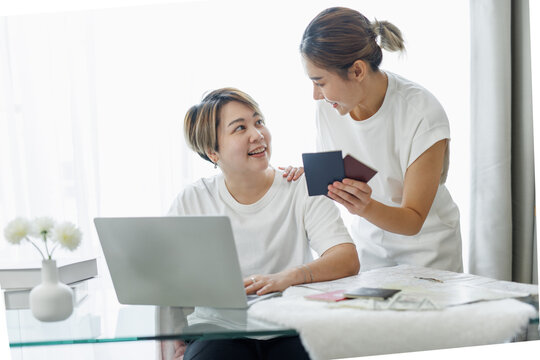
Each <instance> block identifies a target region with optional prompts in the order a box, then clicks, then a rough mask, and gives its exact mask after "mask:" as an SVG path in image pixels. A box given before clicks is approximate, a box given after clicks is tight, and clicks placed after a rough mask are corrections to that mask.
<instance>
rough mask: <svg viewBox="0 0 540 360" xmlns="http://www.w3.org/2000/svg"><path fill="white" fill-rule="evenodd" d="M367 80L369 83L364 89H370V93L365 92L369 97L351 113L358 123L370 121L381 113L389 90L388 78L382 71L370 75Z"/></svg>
mask: <svg viewBox="0 0 540 360" xmlns="http://www.w3.org/2000/svg"><path fill="white" fill-rule="evenodd" d="M366 80H368V81H367V82H366V84H365V85H364V88H365V89H369V91H365V90H364V91H363V92H364V93H365V94H367V96H366V97H365V98H364V99H362V100H361V101H360V103H359V104H358V105H356V107H355V108H354V109H353V110H352V111H351V112H350V115H351V117H352V118H353V119H354V120H358V121H362V120H366V119H369V118H370V117H372V116H373V115H374V114H375V113H376V112H377V111H379V109H380V108H381V106H382V104H383V102H384V97H385V96H386V89H387V88H388V76H387V75H386V74H385V73H384V72H382V71H381V70H378V71H377V72H374V73H372V74H370V75H369V78H368V79H366Z"/></svg>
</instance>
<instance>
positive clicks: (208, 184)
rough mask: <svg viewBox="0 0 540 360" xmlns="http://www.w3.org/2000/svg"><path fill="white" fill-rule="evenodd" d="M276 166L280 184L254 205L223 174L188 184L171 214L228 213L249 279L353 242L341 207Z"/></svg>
mask: <svg viewBox="0 0 540 360" xmlns="http://www.w3.org/2000/svg"><path fill="white" fill-rule="evenodd" d="M282 175H283V172H281V171H278V170H275V177H274V182H273V183H272V186H271V187H270V189H269V190H268V191H267V192H266V194H265V195H264V196H263V197H262V198H261V199H259V201H257V202H256V203H254V204H250V205H243V204H240V203H239V202H237V201H236V200H235V199H234V198H233V197H232V195H231V194H230V193H229V191H228V190H227V186H226V185H225V180H224V177H223V175H222V174H219V175H216V176H213V177H210V178H203V179H200V180H198V181H197V182H195V183H193V184H191V185H189V186H187V187H186V188H185V189H184V190H183V191H182V192H181V193H180V194H179V195H178V196H177V197H176V199H175V200H174V202H173V204H172V206H171V208H170V210H169V215H227V216H228V217H229V218H230V220H231V225H232V229H233V233H234V238H235V243H236V248H237V251H238V258H239V261H240V268H241V271H242V275H243V276H244V277H246V276H249V275H253V274H272V273H277V272H279V271H282V270H285V269H288V268H291V267H294V266H299V265H301V264H304V263H308V262H310V261H312V260H313V256H312V254H311V250H310V247H311V248H312V249H313V250H315V252H316V253H318V254H319V255H322V254H323V253H324V252H325V251H326V250H328V249H329V248H331V247H333V246H335V245H338V244H342V243H353V241H352V239H351V237H350V236H349V233H348V231H347V228H346V227H345V225H344V224H343V221H342V219H341V217H340V213H339V209H338V208H337V207H336V206H335V205H334V204H333V202H332V201H331V200H329V199H328V198H325V197H321V196H317V197H309V196H308V194H307V187H306V180H305V178H304V177H303V176H302V178H300V179H299V180H298V181H292V182H288V181H287V180H286V179H284V178H283V176H282Z"/></svg>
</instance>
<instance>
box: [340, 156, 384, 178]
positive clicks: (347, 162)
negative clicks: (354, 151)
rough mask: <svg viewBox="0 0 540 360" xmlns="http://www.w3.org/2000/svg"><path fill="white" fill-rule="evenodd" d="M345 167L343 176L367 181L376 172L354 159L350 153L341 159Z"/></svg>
mask: <svg viewBox="0 0 540 360" xmlns="http://www.w3.org/2000/svg"><path fill="white" fill-rule="evenodd" d="M343 164H344V167H345V177H346V178H349V179H355V180H360V181H363V182H365V183H367V182H368V181H369V180H371V178H372V177H374V176H375V174H376V173H377V171H376V170H373V169H372V168H370V167H369V166H367V165H366V164H364V163H361V162H360V161H358V160H356V159H355V158H354V157H352V156H351V155H347V156H345V158H344V159H343Z"/></svg>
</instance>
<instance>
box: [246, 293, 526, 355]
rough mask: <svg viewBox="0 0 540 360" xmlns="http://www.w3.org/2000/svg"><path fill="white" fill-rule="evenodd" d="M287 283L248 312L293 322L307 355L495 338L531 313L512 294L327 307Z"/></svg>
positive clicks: (507, 335)
mask: <svg viewBox="0 0 540 360" xmlns="http://www.w3.org/2000/svg"><path fill="white" fill-rule="evenodd" d="M311 293H313V291H312V290H309V289H305V288H295V287H293V288H289V289H287V291H285V293H284V296H283V297H282V298H274V299H269V300H266V301H261V302H259V303H257V304H254V305H253V306H252V307H251V308H250V309H249V314H250V316H254V317H256V318H259V319H263V320H268V321H272V322H275V323H279V324H281V325H284V326H288V327H291V328H294V329H296V330H297V331H298V333H299V334H300V338H301V340H302V343H303V344H304V347H305V348H306V350H307V351H308V353H309V355H310V357H311V358H312V359H313V360H319V359H333V358H346V357H357V356H366V355H379V354H390V353H399V352H409V351H421V350H434V349H444V348H452V347H461V346H472V345H487V344H496V343H502V342H507V341H510V340H512V338H513V337H514V336H516V335H517V334H519V333H520V332H521V331H524V330H525V329H526V328H527V326H528V323H529V319H530V318H534V317H535V316H536V310H535V309H534V307H532V306H531V305H528V304H525V303H522V302H520V301H517V300H514V299H505V300H496V301H485V302H479V303H474V304H468V305H461V306H455V307H449V308H446V309H443V310H434V311H388V310H384V311H373V310H361V309H352V308H330V307H329V306H328V303H324V302H318V301H310V300H306V299H305V298H304V297H303V295H305V294H311Z"/></svg>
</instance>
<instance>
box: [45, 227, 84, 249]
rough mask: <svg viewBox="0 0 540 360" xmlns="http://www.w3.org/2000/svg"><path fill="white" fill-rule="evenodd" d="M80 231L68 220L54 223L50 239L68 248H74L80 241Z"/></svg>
mask: <svg viewBox="0 0 540 360" xmlns="http://www.w3.org/2000/svg"><path fill="white" fill-rule="evenodd" d="M81 238H82V233H81V231H80V230H79V229H77V228H76V227H75V225H73V224H72V223H70V222H67V221H66V222H63V223H60V224H58V225H56V226H55V227H54V228H53V229H52V231H51V240H52V241H54V242H58V243H59V244H60V245H62V246H63V247H65V248H68V249H69V250H72V251H73V250H75V249H76V248H77V247H78V246H79V244H80V243H81Z"/></svg>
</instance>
